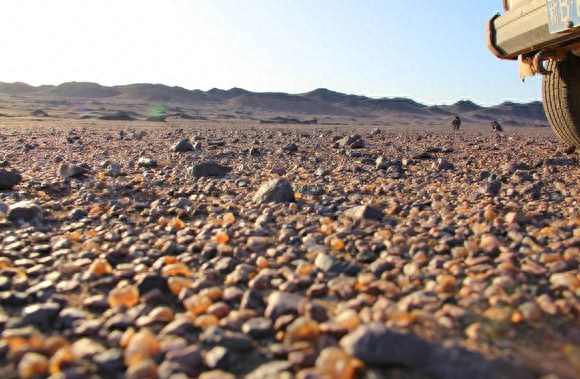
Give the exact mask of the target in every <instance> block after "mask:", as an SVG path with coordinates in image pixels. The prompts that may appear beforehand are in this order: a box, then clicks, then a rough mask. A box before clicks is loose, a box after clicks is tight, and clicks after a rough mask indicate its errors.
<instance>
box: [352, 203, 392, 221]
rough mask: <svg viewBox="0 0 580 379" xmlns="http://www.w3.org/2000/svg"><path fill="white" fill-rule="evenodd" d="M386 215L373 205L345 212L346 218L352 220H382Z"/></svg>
mask: <svg viewBox="0 0 580 379" xmlns="http://www.w3.org/2000/svg"><path fill="white" fill-rule="evenodd" d="M383 215H384V213H383V212H382V211H381V210H380V209H378V208H375V207H373V206H371V205H357V206H355V207H352V208H350V209H347V210H346V211H345V212H344V216H346V217H348V218H350V219H351V220H355V221H360V220H381V219H382V218H383Z"/></svg>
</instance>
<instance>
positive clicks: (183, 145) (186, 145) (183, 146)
mask: <svg viewBox="0 0 580 379" xmlns="http://www.w3.org/2000/svg"><path fill="white" fill-rule="evenodd" d="M171 150H172V151H175V152H177V153H184V152H186V151H193V150H194V148H193V145H192V144H191V142H189V141H188V140H186V139H182V140H181V141H178V142H176V143H175V145H173V146H172V147H171Z"/></svg>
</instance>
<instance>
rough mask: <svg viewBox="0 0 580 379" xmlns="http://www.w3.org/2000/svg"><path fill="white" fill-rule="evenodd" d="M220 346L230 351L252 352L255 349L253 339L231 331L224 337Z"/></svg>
mask: <svg viewBox="0 0 580 379" xmlns="http://www.w3.org/2000/svg"><path fill="white" fill-rule="evenodd" d="M218 344H219V345H220V346H223V347H225V348H226V349H230V350H252V349H253V348H254V342H253V341H252V338H250V337H249V336H247V335H245V334H242V333H237V332H229V331H228V332H226V333H225V334H224V335H223V337H222V338H221V340H220V341H219V343H218Z"/></svg>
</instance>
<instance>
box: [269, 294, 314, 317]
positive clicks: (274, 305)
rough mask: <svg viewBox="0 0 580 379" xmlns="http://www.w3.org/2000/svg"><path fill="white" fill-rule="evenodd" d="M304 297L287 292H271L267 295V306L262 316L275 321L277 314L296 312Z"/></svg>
mask: <svg viewBox="0 0 580 379" xmlns="http://www.w3.org/2000/svg"><path fill="white" fill-rule="evenodd" d="M304 300H305V299H304V298H303V297H302V296H300V295H296V294H293V293H289V292H273V293H271V294H270V296H268V299H267V301H266V302H267V304H268V305H267V307H266V310H265V312H264V316H266V317H268V318H269V319H270V320H272V321H275V320H276V319H277V318H278V317H279V316H281V315H285V314H295V315H297V314H298V309H299V307H300V305H301V303H302V302H304Z"/></svg>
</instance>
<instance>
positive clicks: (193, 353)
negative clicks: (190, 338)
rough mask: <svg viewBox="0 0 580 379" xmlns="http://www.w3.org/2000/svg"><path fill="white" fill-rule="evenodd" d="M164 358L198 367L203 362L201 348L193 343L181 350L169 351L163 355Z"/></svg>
mask: <svg viewBox="0 0 580 379" xmlns="http://www.w3.org/2000/svg"><path fill="white" fill-rule="evenodd" d="M165 360H167V361H170V362H175V363H178V364H180V365H183V366H187V367H192V368H193V367H199V366H200V365H201V364H202V363H203V360H202V356H201V350H200V348H199V347H197V346H195V345H191V346H188V347H186V348H184V349H181V350H173V351H169V352H168V353H167V354H166V355H165Z"/></svg>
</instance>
